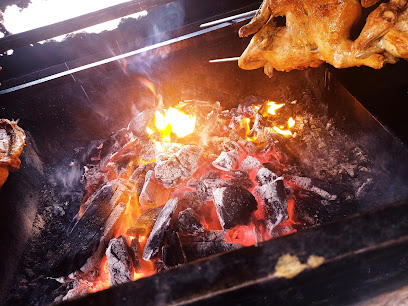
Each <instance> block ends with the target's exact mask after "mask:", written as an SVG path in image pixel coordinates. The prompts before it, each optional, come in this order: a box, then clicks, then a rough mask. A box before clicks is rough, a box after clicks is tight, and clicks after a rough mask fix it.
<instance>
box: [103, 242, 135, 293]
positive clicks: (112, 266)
mask: <svg viewBox="0 0 408 306" xmlns="http://www.w3.org/2000/svg"><path fill="white" fill-rule="evenodd" d="M106 258H107V259H108V271H109V285H110V286H115V285H119V284H123V283H127V282H130V281H131V280H132V260H131V257H130V253H129V248H128V245H127V241H126V237H125V236H120V237H118V238H114V239H112V240H111V241H110V242H109V246H108V249H107V250H106Z"/></svg>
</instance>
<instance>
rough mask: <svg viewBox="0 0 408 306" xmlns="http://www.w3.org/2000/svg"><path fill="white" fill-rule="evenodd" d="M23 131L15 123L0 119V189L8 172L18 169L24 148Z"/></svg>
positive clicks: (24, 136)
mask: <svg viewBox="0 0 408 306" xmlns="http://www.w3.org/2000/svg"><path fill="white" fill-rule="evenodd" d="M25 138H26V135H25V133H24V130H23V129H22V128H20V127H18V126H17V122H15V121H9V120H7V119H0V187H1V186H3V184H4V183H5V182H6V180H7V177H8V175H9V171H17V170H18V169H20V164H21V161H20V159H19V157H20V155H21V152H23V148H24V146H25Z"/></svg>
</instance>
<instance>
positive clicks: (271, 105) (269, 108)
mask: <svg viewBox="0 0 408 306" xmlns="http://www.w3.org/2000/svg"><path fill="white" fill-rule="evenodd" d="M284 105H285V103H282V104H278V103H276V102H273V101H267V102H266V111H264V113H263V114H262V115H263V116H264V117H265V116H266V115H267V114H270V115H276V111H277V110H278V109H280V108H281V107H283V106H284Z"/></svg>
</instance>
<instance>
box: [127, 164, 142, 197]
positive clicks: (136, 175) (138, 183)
mask: <svg viewBox="0 0 408 306" xmlns="http://www.w3.org/2000/svg"><path fill="white" fill-rule="evenodd" d="M145 177H146V167H145V166H139V167H137V168H136V170H135V171H133V173H132V176H131V177H130V179H131V180H133V181H134V182H135V187H134V190H133V191H134V192H136V195H137V196H140V193H141V192H142V190H143V186H144V183H145Z"/></svg>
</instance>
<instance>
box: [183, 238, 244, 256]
mask: <svg viewBox="0 0 408 306" xmlns="http://www.w3.org/2000/svg"><path fill="white" fill-rule="evenodd" d="M180 241H181V245H182V247H183V250H184V253H185V254H186V257H187V260H188V261H193V260H196V259H199V258H204V257H207V256H210V255H213V254H217V253H222V252H227V251H231V250H235V249H238V248H240V247H241V245H240V244H238V243H228V242H225V233H224V231H206V232H203V233H197V234H195V235H180Z"/></svg>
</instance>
